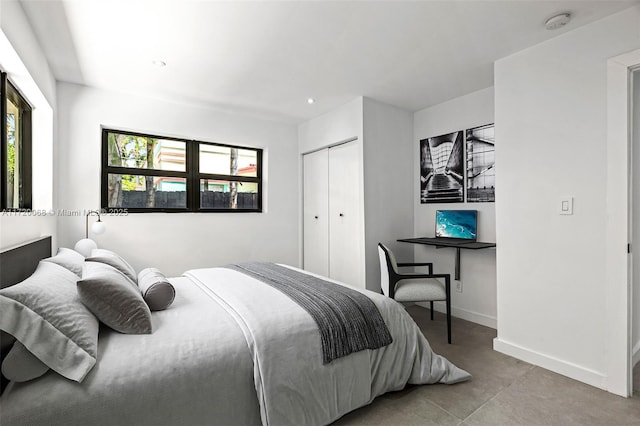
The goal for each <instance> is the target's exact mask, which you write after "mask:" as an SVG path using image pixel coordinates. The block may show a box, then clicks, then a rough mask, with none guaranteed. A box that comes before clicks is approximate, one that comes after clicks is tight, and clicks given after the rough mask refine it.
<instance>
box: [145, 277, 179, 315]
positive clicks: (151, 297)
mask: <svg viewBox="0 0 640 426" xmlns="http://www.w3.org/2000/svg"><path fill="white" fill-rule="evenodd" d="M138 287H140V290H141V291H142V297H143V298H144V301H145V302H147V305H148V306H149V309H151V310H152V311H161V310H163V309H167V308H168V307H169V305H171V304H172V303H173V299H175V297H176V290H175V288H173V286H172V285H171V283H170V282H169V280H168V279H167V277H165V276H164V274H163V273H162V272H160V270H159V269H157V268H147V269H143V270H142V271H140V273H139V274H138Z"/></svg>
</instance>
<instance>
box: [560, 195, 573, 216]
mask: <svg viewBox="0 0 640 426" xmlns="http://www.w3.org/2000/svg"><path fill="white" fill-rule="evenodd" d="M560 214H573V197H560Z"/></svg>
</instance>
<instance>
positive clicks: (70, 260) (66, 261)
mask: <svg viewBox="0 0 640 426" xmlns="http://www.w3.org/2000/svg"><path fill="white" fill-rule="evenodd" d="M43 260H44V261H45V262H53V263H56V264H58V265H60V266H62V267H63V268H66V269H68V270H70V271H71V272H73V273H74V274H76V275H77V276H79V277H81V276H82V265H83V264H84V256H83V255H81V254H80V253H78V252H77V251H75V250H71V249H68V248H64V247H60V248H59V249H58V254H56V255H55V256H53V257H48V258H46V259H43Z"/></svg>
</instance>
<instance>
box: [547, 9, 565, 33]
mask: <svg viewBox="0 0 640 426" xmlns="http://www.w3.org/2000/svg"><path fill="white" fill-rule="evenodd" d="M570 20H571V14H570V13H566V12H565V13H560V14H558V15H555V16H552V17H551V18H549V19H547V22H545V23H544V26H545V28H546V29H548V30H557V29H558V28H562V27H564V26H565V25H567V24H568V23H569V21H570Z"/></svg>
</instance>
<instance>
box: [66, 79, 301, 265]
mask: <svg viewBox="0 0 640 426" xmlns="http://www.w3.org/2000/svg"><path fill="white" fill-rule="evenodd" d="M58 108H59V117H60V118H59V135H60V145H59V146H60V152H61V153H63V154H62V155H61V156H60V167H59V168H58V170H57V180H56V187H57V190H58V193H59V207H60V208H62V209H68V210H76V209H81V210H82V209H96V208H99V207H100V147H101V126H104V127H108V128H115V129H123V130H137V131H140V132H146V133H152V134H158V135H166V136H174V137H181V138H188V139H197V140H202V141H212V142H225V143H230V144H237V145H241V146H250V147H257V148H264V150H265V151H264V159H263V162H264V174H263V179H264V185H263V191H264V192H263V197H264V198H263V210H264V211H263V213H131V214H129V215H128V216H124V217H115V216H106V217H105V218H104V221H105V222H106V224H107V231H106V233H104V234H102V235H99V236H95V238H94V239H95V240H96V241H97V242H98V245H100V246H102V247H105V248H109V249H112V250H114V251H116V252H118V253H120V254H121V255H122V256H123V257H125V258H126V259H128V260H129V261H130V262H131V264H132V266H133V267H134V268H136V270H139V269H141V268H144V267H147V266H157V267H159V268H160V269H161V270H162V271H163V272H165V273H166V274H169V275H171V276H175V275H178V274H181V273H182V272H184V271H185V270H187V269H190V268H198V267H210V266H219V265H223V264H226V263H229V262H239V261H249V260H256V261H273V262H283V263H288V264H292V265H297V263H298V262H297V261H298V223H297V215H298V179H297V178H298V176H297V174H298V156H297V149H296V144H297V140H296V128H295V126H292V125H286V124H281V123H278V122H272V121H266V120H260V119H255V118H249V117H246V116H243V115H240V114H233V113H226V112H221V111H218V110H214V109H208V108H202V107H194V106H189V105H183V104H176V103H169V102H165V101H158V100H151V99H147V98H142V97H136V96H130V95H123V94H121V93H116V92H111V91H104V90H99V89H93V88H88V87H84V86H78V85H73V84H67V83H59V84H58ZM84 223H85V221H84V217H60V218H59V220H58V227H59V231H60V243H61V245H63V246H67V247H69V246H71V247H72V246H73V245H74V244H75V242H76V241H77V240H78V239H80V238H84Z"/></svg>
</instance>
